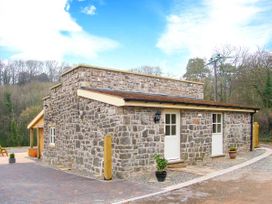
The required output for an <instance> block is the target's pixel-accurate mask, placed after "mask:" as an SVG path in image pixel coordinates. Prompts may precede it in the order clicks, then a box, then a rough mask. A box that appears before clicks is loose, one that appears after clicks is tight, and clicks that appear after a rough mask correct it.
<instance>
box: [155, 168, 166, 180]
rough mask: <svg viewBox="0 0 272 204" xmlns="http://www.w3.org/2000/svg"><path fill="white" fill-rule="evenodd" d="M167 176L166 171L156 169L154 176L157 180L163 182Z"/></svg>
mask: <svg viewBox="0 0 272 204" xmlns="http://www.w3.org/2000/svg"><path fill="white" fill-rule="evenodd" d="M166 176H167V172H166V171H156V178H157V180H158V181H159V182H163V181H164V180H165V178H166Z"/></svg>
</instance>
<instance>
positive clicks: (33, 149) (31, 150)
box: [28, 148, 38, 157]
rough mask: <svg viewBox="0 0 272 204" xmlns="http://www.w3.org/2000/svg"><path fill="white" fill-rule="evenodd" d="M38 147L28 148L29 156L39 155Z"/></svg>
mask: <svg viewBox="0 0 272 204" xmlns="http://www.w3.org/2000/svg"><path fill="white" fill-rule="evenodd" d="M37 151H38V150H37V148H29V149H28V156H30V157H37Z"/></svg>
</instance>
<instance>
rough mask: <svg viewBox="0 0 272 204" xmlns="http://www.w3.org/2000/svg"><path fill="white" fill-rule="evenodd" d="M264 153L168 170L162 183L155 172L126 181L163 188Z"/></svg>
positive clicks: (259, 152) (257, 151)
mask: <svg viewBox="0 0 272 204" xmlns="http://www.w3.org/2000/svg"><path fill="white" fill-rule="evenodd" d="M264 152H265V150H263V149H256V150H254V151H252V152H239V153H238V155H237V157H236V159H229V157H228V155H226V156H225V157H219V158H213V159H211V160H209V161H205V162H197V164H196V165H193V166H191V165H189V166H187V167H186V168H180V169H177V170H176V171H169V170H168V171H167V178H166V180H165V181H164V182H158V181H157V179H156V176H155V170H153V171H147V172H141V173H136V174H135V175H133V176H130V177H129V178H128V179H127V180H129V181H131V182H134V183H138V184H147V185H150V186H154V187H159V188H164V187H167V186H171V185H174V184H178V183H182V182H186V181H188V180H191V179H194V178H197V177H200V176H203V175H205V174H208V173H211V172H214V171H217V170H221V169H226V168H229V167H231V166H234V165H237V164H240V163H243V162H245V161H247V160H250V159H252V158H254V157H257V156H259V155H261V154H263V153H264ZM271 168H272V167H271Z"/></svg>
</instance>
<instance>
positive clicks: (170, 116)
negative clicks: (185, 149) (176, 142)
mask: <svg viewBox="0 0 272 204" xmlns="http://www.w3.org/2000/svg"><path fill="white" fill-rule="evenodd" d="M167 115H169V123H166V117H167ZM173 115H175V123H172V120H173V118H172V117H173ZM177 117H178V114H177V113H176V112H165V113H164V120H165V121H164V135H165V136H176V135H177V132H178V124H177V122H178V118H177ZM167 126H169V134H167V131H166V130H167ZM173 127H174V128H173ZM173 130H174V132H175V134H173Z"/></svg>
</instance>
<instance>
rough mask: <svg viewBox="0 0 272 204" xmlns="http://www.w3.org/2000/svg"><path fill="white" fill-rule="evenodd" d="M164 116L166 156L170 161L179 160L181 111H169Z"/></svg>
mask: <svg viewBox="0 0 272 204" xmlns="http://www.w3.org/2000/svg"><path fill="white" fill-rule="evenodd" d="M164 117H165V140H164V157H165V159H167V160H168V161H178V160H180V112H179V111H167V112H165V114H164Z"/></svg>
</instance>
